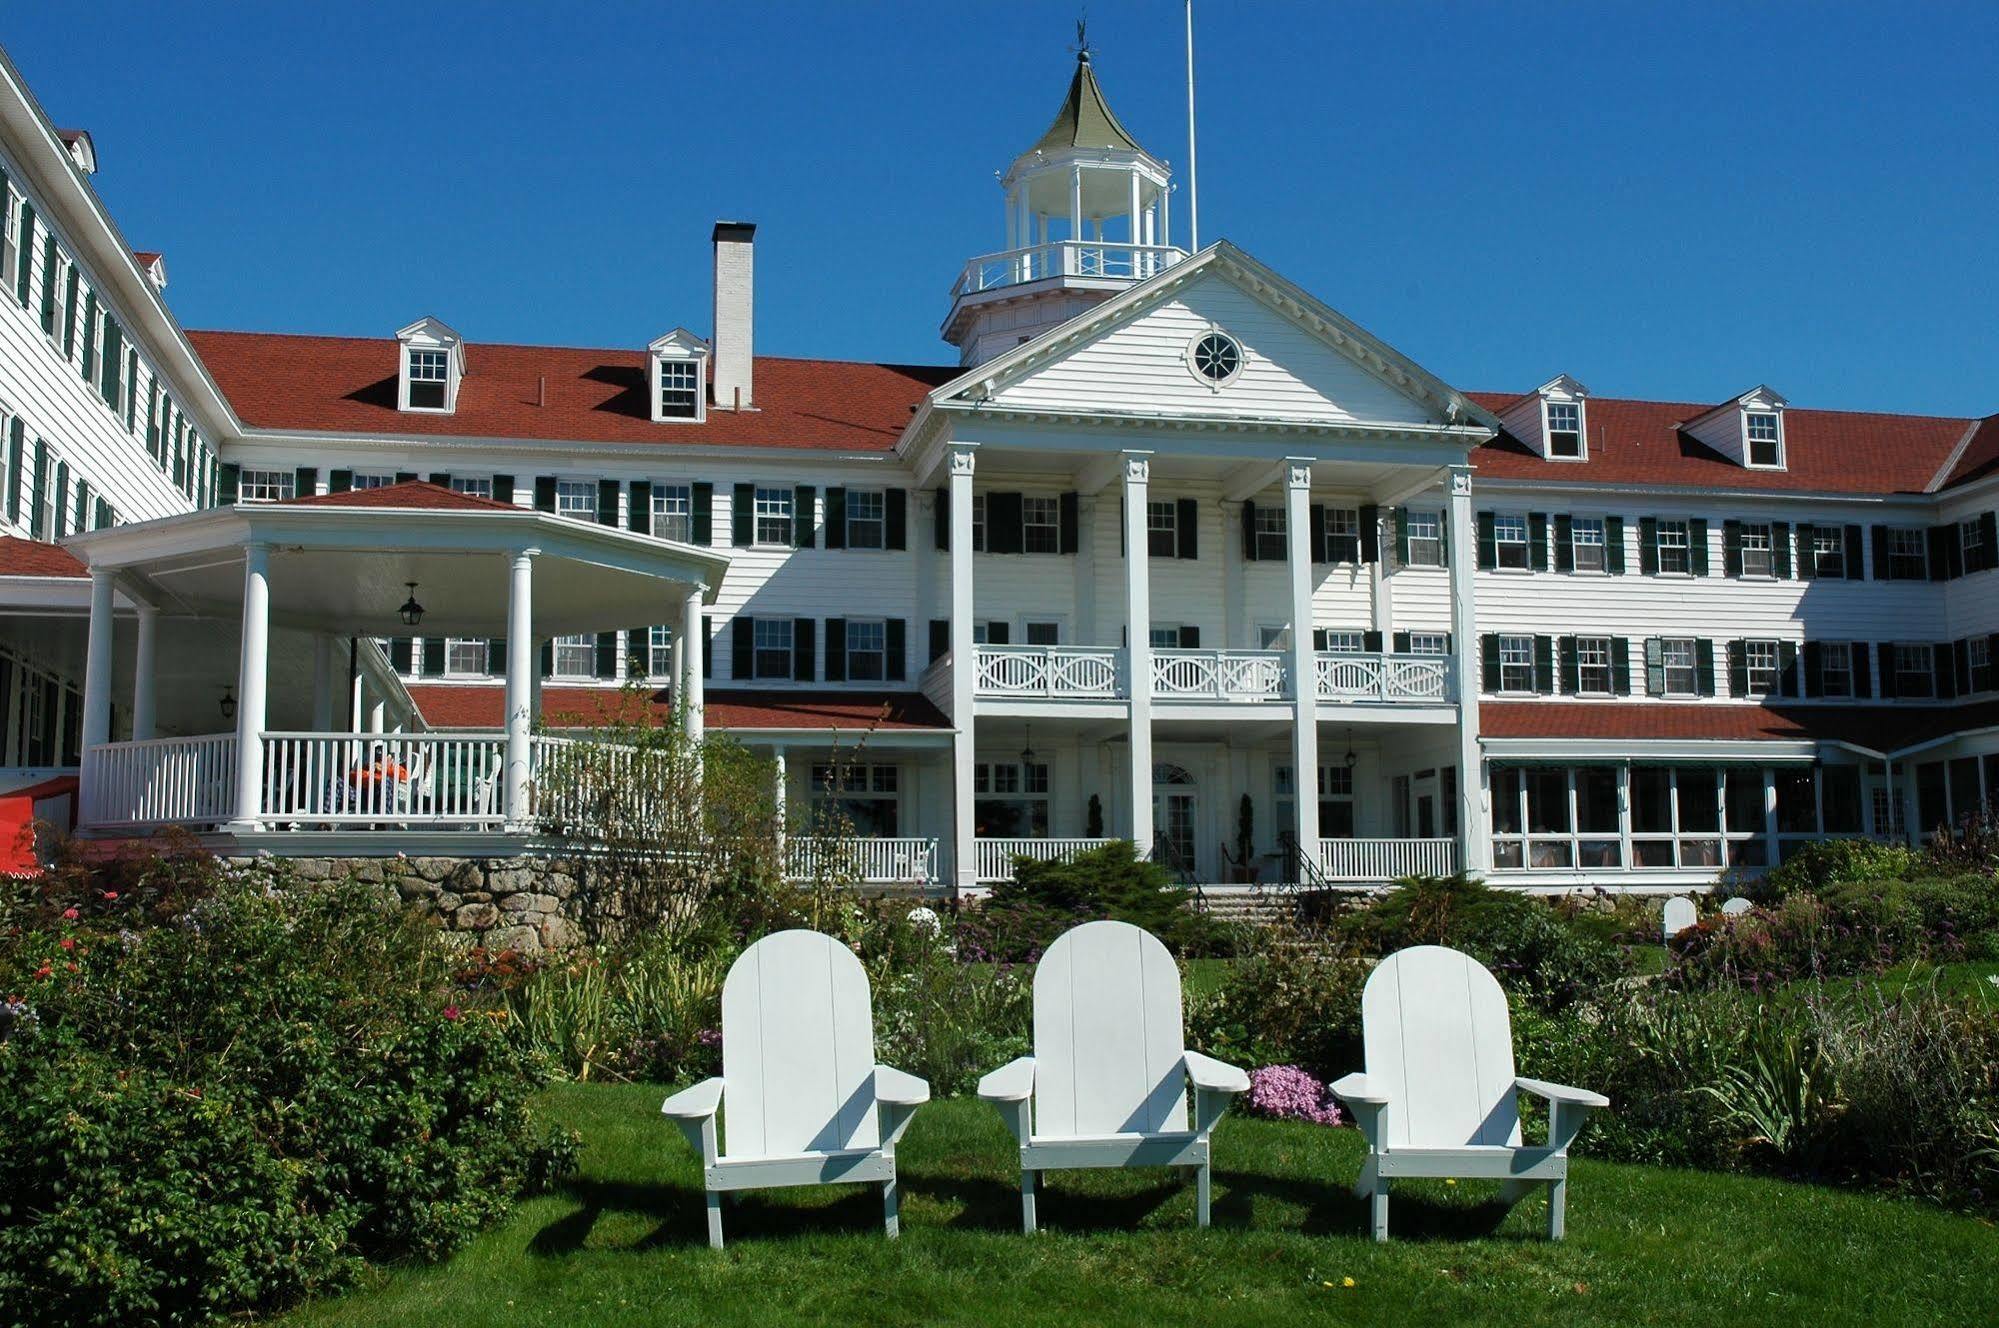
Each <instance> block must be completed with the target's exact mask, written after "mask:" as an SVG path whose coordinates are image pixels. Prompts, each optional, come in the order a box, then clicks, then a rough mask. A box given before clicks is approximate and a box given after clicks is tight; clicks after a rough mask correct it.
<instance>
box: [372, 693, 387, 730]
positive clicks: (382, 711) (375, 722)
mask: <svg viewBox="0 0 1999 1328" xmlns="http://www.w3.org/2000/svg"><path fill="white" fill-rule="evenodd" d="M388 731H389V702H388V698H386V697H381V696H377V697H375V698H373V699H372V700H370V701H369V702H368V732H370V733H387V732H388Z"/></svg>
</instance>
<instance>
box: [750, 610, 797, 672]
mask: <svg viewBox="0 0 1999 1328" xmlns="http://www.w3.org/2000/svg"><path fill="white" fill-rule="evenodd" d="M753 633H754V645H755V652H756V661H755V668H754V669H752V672H753V673H755V674H756V676H757V677H759V678H789V677H790V676H791V619H789V618H758V619H757V620H756V623H755V626H754V628H753Z"/></svg>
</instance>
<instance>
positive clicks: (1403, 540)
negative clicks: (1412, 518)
mask: <svg viewBox="0 0 1999 1328" xmlns="http://www.w3.org/2000/svg"><path fill="white" fill-rule="evenodd" d="M1395 565H1396V566H1397V567H1407V566H1408V565H1409V509H1408V508H1406V507H1398V508H1396V509H1395Z"/></svg>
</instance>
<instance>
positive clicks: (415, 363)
mask: <svg viewBox="0 0 1999 1328" xmlns="http://www.w3.org/2000/svg"><path fill="white" fill-rule="evenodd" d="M448 374H449V371H448V369H447V368H446V359H445V353H444V352H443V351H441V350H412V351H411V352H410V407H411V409H413V410H443V409H444V388H445V384H446V381H447V378H448Z"/></svg>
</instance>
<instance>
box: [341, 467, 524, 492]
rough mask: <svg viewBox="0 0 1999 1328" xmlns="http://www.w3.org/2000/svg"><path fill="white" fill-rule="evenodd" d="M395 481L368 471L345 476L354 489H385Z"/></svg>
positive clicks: (388, 476)
mask: <svg viewBox="0 0 1999 1328" xmlns="http://www.w3.org/2000/svg"><path fill="white" fill-rule="evenodd" d="M395 482H396V477H395V476H394V475H382V474H377V473H374V472H370V471H359V470H357V471H355V472H354V473H353V474H351V475H349V476H348V477H347V487H348V488H349V489H354V490H359V489H386V488H388V487H389V486H390V485H391V484H394V483H395ZM486 486H487V488H489V489H490V488H491V487H492V481H491V480H488V481H487V482H486Z"/></svg>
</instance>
